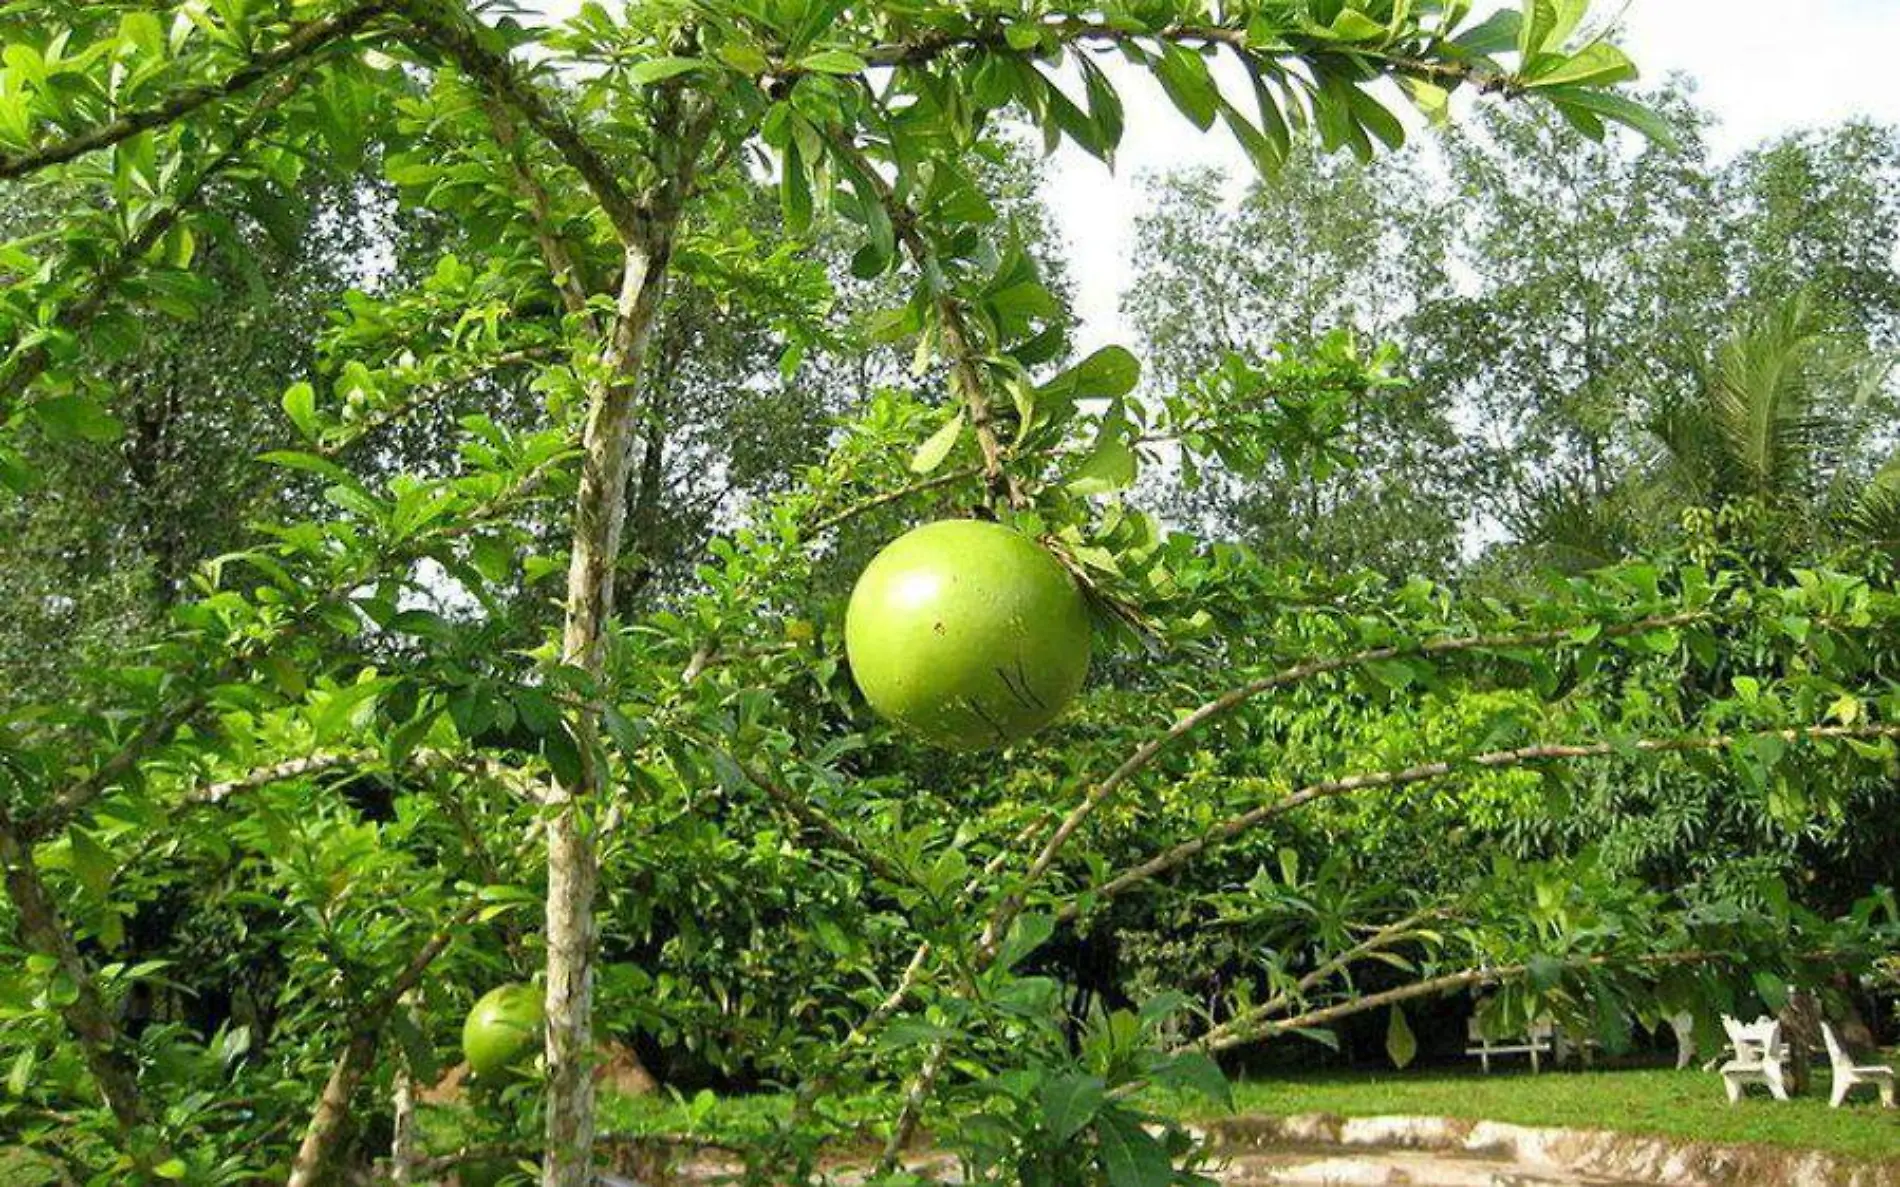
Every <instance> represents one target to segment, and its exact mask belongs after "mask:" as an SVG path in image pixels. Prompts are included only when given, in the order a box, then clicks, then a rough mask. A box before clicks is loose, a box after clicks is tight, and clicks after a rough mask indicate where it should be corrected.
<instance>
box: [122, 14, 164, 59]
mask: <svg viewBox="0 0 1900 1187" xmlns="http://www.w3.org/2000/svg"><path fill="white" fill-rule="evenodd" d="M119 44H120V45H123V46H127V47H129V48H131V49H134V50H137V51H138V52H139V53H141V54H144V55H145V56H146V57H148V58H161V57H163V56H164V55H165V29H164V27H163V26H162V25H160V24H159V22H158V17H157V15H156V14H154V13H151V12H148V11H146V10H144V9H135V10H133V11H131V12H128V13H126V14H125V15H124V16H122V17H120V18H119Z"/></svg>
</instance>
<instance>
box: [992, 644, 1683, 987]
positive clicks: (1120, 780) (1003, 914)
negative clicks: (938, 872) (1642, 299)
mask: <svg viewBox="0 0 1900 1187" xmlns="http://www.w3.org/2000/svg"><path fill="white" fill-rule="evenodd" d="M1708 617H1709V613H1708V612H1707V611H1700V610H1697V611H1685V612H1683V613H1679V614H1666V615H1660V616H1657V617H1654V618H1644V619H1639V620H1637V621H1635V622H1628V623H1620V624H1617V625H1615V626H1608V627H1604V628H1603V630H1602V632H1601V634H1600V635H1599V636H1598V637H1599V638H1621V637H1624V636H1627V635H1640V634H1645V633H1647V632H1649V631H1656V630H1668V629H1671V628H1675V627H1681V626H1687V625H1689V624H1691V623H1695V622H1700V621H1703V620H1704V619H1707V618H1708ZM1575 630H1576V628H1575V627H1563V628H1557V629H1551V630H1543V631H1529V632H1525V633H1522V634H1507V635H1470V636H1462V637H1456V638H1443V639H1429V640H1426V641H1424V642H1422V643H1416V644H1398V645H1392V646H1387V647H1374V648H1371V649H1369V650H1366V651H1358V652H1354V653H1353V654H1351V655H1342V656H1333V657H1330V658H1327V659H1315V660H1308V661H1307V662H1305V663H1301V664H1296V665H1294V666H1293V667H1290V668H1285V669H1283V670H1281V671H1278V672H1275V673H1273V674H1272V675H1269V676H1263V677H1261V678H1260V679H1258V680H1254V681H1252V682H1250V683H1247V684H1243V685H1241V686H1240V687H1238V688H1235V689H1233V690H1232V691H1230V692H1227V693H1223V694H1222V695H1220V696H1218V697H1215V698H1214V699H1213V700H1211V701H1208V702H1206V703H1205V704H1203V705H1202V706H1201V707H1200V708H1198V709H1196V710H1194V711H1193V712H1192V713H1189V714H1188V715H1187V716H1185V717H1183V718H1181V719H1180V720H1179V721H1177V722H1175V723H1174V724H1173V725H1172V726H1170V727H1169V728H1168V730H1167V732H1165V733H1163V734H1160V735H1159V736H1157V737H1155V738H1152V739H1150V740H1149V741H1148V742H1146V743H1144V744H1143V745H1142V746H1141V748H1140V749H1138V750H1136V751H1135V753H1134V754H1132V755H1130V756H1129V757H1128V759H1127V760H1126V761H1125V762H1123V763H1122V765H1121V766H1119V767H1116V768H1115V770H1114V771H1112V772H1110V773H1109V775H1108V777H1107V778H1106V779H1104V780H1102V782H1100V783H1099V784H1097V785H1096V786H1095V789H1094V790H1092V791H1091V792H1089V793H1088V795H1086V796H1085V797H1083V799H1082V801H1081V802H1080V803H1078V804H1077V805H1076V806H1075V807H1074V808H1073V809H1071V810H1070V812H1069V814H1068V815H1067V816H1066V817H1064V818H1063V820H1062V823H1061V824H1059V825H1058V826H1057V827H1056V831H1055V832H1054V833H1053V834H1052V835H1051V836H1050V837H1049V840H1048V841H1047V842H1045V843H1044V845H1043V847H1042V850H1041V852H1039V853H1038V854H1037V855H1036V858H1035V860H1034V862H1032V863H1031V865H1030V867H1029V871H1028V873H1026V874H1025V875H1024V877H1023V882H1022V885H1020V886H1019V887H1017V889H1016V890H1015V891H1014V892H1013V893H1012V894H1011V895H1009V896H1008V897H1007V898H1005V899H1004V900H1003V903H1002V905H1001V906H999V907H998V908H997V911H996V915H995V917H994V918H993V919H992V920H991V922H990V926H989V927H988V928H987V929H986V930H985V932H984V938H983V941H982V946H983V947H984V948H986V949H990V948H994V947H995V945H996V944H997V943H999V942H1001V939H1002V936H1003V933H1004V932H1006V931H1007V930H1008V929H1009V925H1010V923H1011V922H1012V921H1013V920H1014V919H1015V917H1016V914H1017V913H1018V912H1019V911H1021V910H1022V905H1023V902H1024V899H1025V896H1026V895H1027V893H1028V891H1029V889H1030V888H1031V887H1032V886H1034V885H1035V884H1036V883H1037V882H1038V881H1040V880H1041V879H1042V877H1043V875H1045V874H1047V873H1048V872H1049V868H1050V867H1051V866H1053V865H1054V864H1055V861H1056V858H1057V857H1058V856H1060V855H1061V853H1062V849H1063V847H1064V846H1065V845H1067V844H1068V843H1069V840H1070V838H1072V837H1073V836H1074V835H1075V832H1076V830H1077V829H1079V828H1080V827H1081V826H1082V824H1083V822H1084V821H1086V820H1087V819H1088V818H1089V817H1090V816H1092V815H1094V814H1095V812H1096V811H1097V810H1099V809H1100V808H1102V807H1103V806H1104V805H1105V804H1107V803H1108V802H1109V801H1110V800H1112V799H1114V797H1115V795H1116V794H1117V793H1118V792H1119V791H1120V790H1121V789H1122V787H1123V786H1125V785H1126V784H1127V783H1128V781H1129V780H1130V779H1133V778H1134V777H1135V776H1136V775H1138V774H1140V773H1141V772H1142V771H1143V770H1145V769H1146V768H1147V767H1149V766H1150V765H1152V764H1153V763H1154V761H1155V760H1156V759H1157V758H1159V757H1160V756H1161V753H1162V752H1163V751H1164V750H1166V749H1167V748H1168V747H1170V746H1172V745H1173V744H1174V743H1176V742H1178V741H1180V740H1181V739H1182V738H1184V737H1186V736H1187V735H1189V734H1191V733H1193V732H1194V731H1196V730H1198V729H1200V728H1201V727H1202V726H1204V725H1206V724H1208V723H1209V722H1211V721H1214V720H1216V719H1218V718H1220V717H1224V716H1226V715H1227V714H1228V713H1231V712H1233V711H1234V710H1235V709H1237V708H1239V707H1240V706H1242V705H1244V704H1246V703H1247V702H1248V701H1251V700H1253V699H1254V698H1255V697H1258V696H1260V695H1262V694H1263V693H1267V692H1271V691H1273V690H1274V689H1277V688H1284V687H1286V686H1288V685H1292V684H1298V683H1300V682H1302V681H1305V680H1310V679H1312V678H1314V677H1316V676H1323V675H1327V674H1329V673H1332V672H1338V671H1343V670H1344V669H1347V668H1354V667H1361V666H1364V665H1366V664H1370V663H1377V662H1378V661H1380V660H1387V659H1399V658H1403V657H1406V656H1440V655H1455V654H1458V653H1461V652H1470V651H1502V650H1510V649H1515V648H1523V647H1550V646H1554V645H1556V644H1559V643H1562V642H1565V641H1566V640H1568V639H1569V638H1570V637H1571V635H1572V634H1573V632H1574V631H1575Z"/></svg>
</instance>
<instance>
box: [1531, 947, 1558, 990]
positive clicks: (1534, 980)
mask: <svg viewBox="0 0 1900 1187" xmlns="http://www.w3.org/2000/svg"><path fill="white" fill-rule="evenodd" d="M1525 971H1526V972H1527V973H1528V974H1529V975H1530V981H1531V988H1533V989H1535V990H1537V992H1539V993H1549V992H1550V991H1551V990H1553V989H1555V988H1557V986H1559V985H1561V984H1563V980H1564V962H1563V961H1561V960H1559V959H1557V958H1556V957H1555V956H1552V955H1550V954H1549V953H1546V952H1540V953H1538V954H1537V955H1536V956H1533V957H1531V958H1530V960H1528V961H1526V962H1525Z"/></svg>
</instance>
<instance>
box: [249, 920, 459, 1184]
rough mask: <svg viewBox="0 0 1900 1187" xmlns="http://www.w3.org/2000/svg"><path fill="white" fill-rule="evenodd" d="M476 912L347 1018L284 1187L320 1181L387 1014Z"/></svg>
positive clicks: (439, 935) (417, 955)
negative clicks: (344, 1038)
mask: <svg viewBox="0 0 1900 1187" xmlns="http://www.w3.org/2000/svg"><path fill="white" fill-rule="evenodd" d="M481 910H482V905H481V904H480V903H479V902H476V903H472V904H470V905H469V906H467V907H465V908H463V909H462V911H461V912H460V913H459V914H457V915H456V916H455V918H454V919H452V920H451V921H450V922H449V924H448V926H446V927H444V928H443V929H442V930H441V931H439V932H437V933H436V934H435V935H433V936H431V937H430V938H429V940H428V942H427V943H425V944H423V945H422V947H420V948H418V949H417V950H416V952H415V954H414V955H413V956H411V957H410V958H409V963H408V964H407V965H405V966H404V967H403V970H402V972H400V973H398V974H397V976H396V979H395V980H394V981H392V982H390V983H389V984H388V985H387V986H385V987H384V988H383V991H382V992H381V993H379V994H377V995H376V996H375V997H374V998H372V999H371V1000H370V1001H369V1002H367V1003H365V1004H364V1006H363V1008H362V1009H361V1010H359V1011H357V1012H356V1013H355V1014H354V1015H353V1016H352V1017H351V1019H350V1038H349V1042H347V1043H345V1044H344V1047H343V1054H342V1055H340V1056H339V1057H338V1058H337V1061H336V1065H335V1067H333V1068H332V1069H331V1071H330V1078H329V1079H328V1080H327V1081H325V1083H324V1085H323V1091H322V1093H320V1094H319V1095H318V1097H317V1107H316V1109H315V1110H314V1111H313V1112H312V1113H311V1114H310V1123H309V1125H308V1126H307V1127H306V1128H305V1129H304V1136H303V1141H302V1142H301V1143H300V1144H299V1145H298V1147H297V1156H296V1158H295V1159H294V1160H293V1161H292V1162H291V1164H290V1176H289V1178H287V1179H286V1180H285V1187H311V1185H312V1184H315V1183H319V1182H321V1181H322V1180H323V1176H324V1173H325V1171H326V1169H327V1168H328V1166H329V1163H330V1159H331V1156H332V1155H333V1153H334V1152H335V1148H336V1139H337V1137H338V1136H339V1135H340V1134H341V1133H342V1132H343V1128H344V1124H345V1123H346V1122H347V1121H348V1120H349V1114H350V1101H351V1098H352V1097H354V1096H355V1095H356V1089H357V1086H358V1085H360V1084H361V1083H362V1082H363V1077H364V1076H366V1075H367V1074H369V1071H370V1069H371V1067H372V1065H373V1064H374V1063H375V1059H376V1048H377V1046H378V1044H379V1043H380V1042H381V1040H382V1034H383V1028H384V1026H385V1025H387V1023H388V1021H389V1016H390V1014H392V1013H394V1012H395V1009H396V1007H397V1006H398V1005H400V1004H401V1002H402V999H403V997H404V996H405V995H406V994H407V993H408V992H409V991H410V990H411V989H414V988H415V987H416V985H417V984H418V983H419V982H421V980H422V976H423V974H424V973H426V972H428V971H429V966H430V965H432V964H434V963H435V960H436V958H437V957H439V956H441V955H442V953H444V952H445V951H447V950H448V947H449V945H450V944H451V943H452V942H453V941H454V939H455V929H456V928H457V927H460V926H461V925H463V924H465V923H468V922H469V921H470V920H472V919H474V918H475V916H477V915H478V914H480V913H481Z"/></svg>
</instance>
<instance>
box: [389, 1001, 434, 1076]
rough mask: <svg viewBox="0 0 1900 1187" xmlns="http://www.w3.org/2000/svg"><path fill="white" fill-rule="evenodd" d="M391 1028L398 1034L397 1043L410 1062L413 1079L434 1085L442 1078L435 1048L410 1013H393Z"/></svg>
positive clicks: (404, 1011)
mask: <svg viewBox="0 0 1900 1187" xmlns="http://www.w3.org/2000/svg"><path fill="white" fill-rule="evenodd" d="M389 1028H390V1029H391V1030H393V1031H395V1032H396V1041H397V1043H398V1044H399V1045H400V1046H401V1047H402V1054H403V1058H404V1060H406V1061H407V1062H408V1065H409V1074H410V1076H411V1077H412V1078H414V1079H415V1080H416V1081H417V1082H419V1083H422V1084H433V1083H435V1082H436V1081H437V1080H438V1079H440V1078H441V1069H440V1068H439V1067H438V1066H437V1062H436V1058H435V1048H434V1047H433V1046H431V1045H430V1043H429V1038H428V1036H427V1035H425V1034H423V1033H422V1029H421V1028H420V1027H418V1026H417V1025H416V1020H415V1019H414V1018H412V1017H410V1015H409V1011H407V1010H397V1011H395V1012H394V1013H392V1014H391V1015H390V1016H389Z"/></svg>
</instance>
